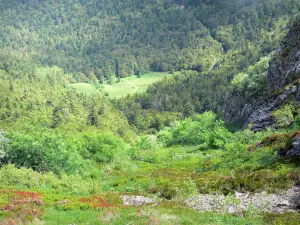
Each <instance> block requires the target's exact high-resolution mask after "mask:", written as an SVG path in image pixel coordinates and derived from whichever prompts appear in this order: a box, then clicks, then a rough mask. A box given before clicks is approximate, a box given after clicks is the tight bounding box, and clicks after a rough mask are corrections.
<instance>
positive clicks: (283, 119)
mask: <svg viewBox="0 0 300 225" xmlns="http://www.w3.org/2000/svg"><path fill="white" fill-rule="evenodd" d="M293 111H294V107H293V106H291V105H285V106H283V107H282V108H281V109H278V110H276V111H274V112H273V113H272V118H273V119H274V120H275V122H276V124H277V125H278V126H279V127H287V126H289V125H291V124H292V123H293V122H294V115H293Z"/></svg>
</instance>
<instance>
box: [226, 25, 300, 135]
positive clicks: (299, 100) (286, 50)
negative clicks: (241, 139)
mask: <svg viewBox="0 0 300 225" xmlns="http://www.w3.org/2000/svg"><path fill="white" fill-rule="evenodd" d="M299 81H300V20H298V21H297V22H296V23H295V24H294V25H293V27H292V28H291V30H290V31H289V33H288V35H287V36H286V37H285V38H284V40H283V41H282V43H281V45H280V47H279V48H278V50H277V54H276V56H275V58H274V59H273V61H272V62H271V63H270V67H269V71H268V90H269V94H268V95H267V96H259V97H255V98H252V99H245V97H243V95H242V94H241V93H239V92H235V93H232V94H231V95H230V96H229V97H228V98H227V100H226V103H225V105H224V107H223V110H224V116H225V121H226V122H231V123H238V124H241V125H242V126H247V125H248V124H251V126H252V129H253V130H254V131H258V130H262V129H265V128H266V127H268V126H271V125H273V124H274V120H273V119H272V117H271V114H272V112H274V111H275V110H277V109H279V108H281V107H282V106H283V105H284V104H289V103H291V102H292V103H293V104H300V82H299Z"/></svg>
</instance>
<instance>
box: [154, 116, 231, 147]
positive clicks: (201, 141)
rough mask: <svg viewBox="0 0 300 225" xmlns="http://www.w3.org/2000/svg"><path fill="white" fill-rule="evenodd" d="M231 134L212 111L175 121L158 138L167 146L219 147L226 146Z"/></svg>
mask: <svg viewBox="0 0 300 225" xmlns="http://www.w3.org/2000/svg"><path fill="white" fill-rule="evenodd" d="M230 136H231V134H230V132H228V130H227V129H226V128H225V127H224V123H223V122H222V121H220V120H217V119H216V115H215V114H214V113H212V112H206V113H203V114H201V115H197V116H195V118H194V119H190V118H188V119H185V120H182V121H178V122H176V123H173V125H172V126H171V127H170V128H166V129H164V130H162V131H161V132H160V133H159V135H158V138H159V140H160V141H161V142H162V143H164V144H166V145H167V146H172V145H177V144H183V145H201V146H202V148H207V149H208V148H209V149H217V148H222V147H224V145H225V143H226V140H227V139H228V138H230Z"/></svg>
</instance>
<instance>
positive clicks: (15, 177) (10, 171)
mask: <svg viewBox="0 0 300 225" xmlns="http://www.w3.org/2000/svg"><path fill="white" fill-rule="evenodd" d="M0 180H1V183H0V188H2V189H3V188H7V187H14V188H21V189H24V188H26V189H27V188H29V189H42V190H50V191H51V190H55V191H59V192H61V191H62V192H65V193H72V194H80V195H89V194H96V193H100V192H101V189H102V188H101V183H100V182H99V180H92V179H84V178H82V177H81V176H78V175H67V174H62V175H60V176H58V175H56V174H54V173H52V172H47V173H39V172H36V171H33V170H32V169H27V168H16V166H14V165H12V164H8V165H6V166H4V167H2V168H0Z"/></svg>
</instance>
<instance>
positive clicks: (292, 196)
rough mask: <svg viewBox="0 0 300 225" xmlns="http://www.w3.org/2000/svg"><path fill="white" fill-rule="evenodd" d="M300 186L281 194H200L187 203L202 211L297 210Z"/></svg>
mask: <svg viewBox="0 0 300 225" xmlns="http://www.w3.org/2000/svg"><path fill="white" fill-rule="evenodd" d="M299 200H300V186H296V187H293V188H291V189H289V190H288V191H286V192H284V193H281V194H268V193H266V192H262V193H256V194H250V193H239V192H236V193H235V194H234V195H232V196H224V195H208V194H200V195H198V196H196V197H192V198H189V199H187V200H186V201H185V204H186V205H187V206H189V207H191V208H193V209H196V210H199V211H201V212H221V213H241V212H243V211H245V210H247V209H248V208H250V207H251V208H254V209H256V210H258V211H264V212H273V213H284V212H295V211H296V210H297V208H298V207H299V203H298V201H299Z"/></svg>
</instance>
